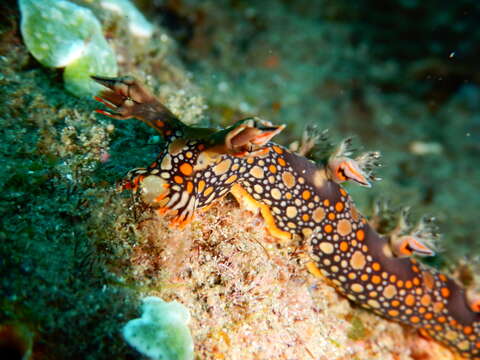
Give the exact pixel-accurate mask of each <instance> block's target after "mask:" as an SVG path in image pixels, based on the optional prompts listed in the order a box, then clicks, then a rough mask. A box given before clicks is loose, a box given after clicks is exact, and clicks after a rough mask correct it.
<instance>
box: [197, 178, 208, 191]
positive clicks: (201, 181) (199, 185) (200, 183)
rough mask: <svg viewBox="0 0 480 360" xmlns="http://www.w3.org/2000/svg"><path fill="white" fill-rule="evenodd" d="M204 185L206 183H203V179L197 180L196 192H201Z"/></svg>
mask: <svg viewBox="0 0 480 360" xmlns="http://www.w3.org/2000/svg"><path fill="white" fill-rule="evenodd" d="M205 185H206V184H205V181H203V180H200V181H199V182H198V192H199V193H201V192H202V191H203V189H205Z"/></svg>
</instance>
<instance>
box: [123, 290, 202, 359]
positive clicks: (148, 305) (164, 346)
mask: <svg viewBox="0 0 480 360" xmlns="http://www.w3.org/2000/svg"><path fill="white" fill-rule="evenodd" d="M142 312H143V313H142V317H141V318H139V319H133V320H130V321H129V322H128V323H127V324H126V325H125V327H124V328H123V331H122V333H123V337H124V338H125V340H126V341H127V342H128V343H129V344H130V345H131V346H133V347H134V348H135V349H137V350H138V351H139V352H141V353H142V354H143V355H145V356H148V357H149V358H151V359H154V360H192V359H193V340H192V336H191V334H190V330H189V328H188V323H189V322H190V313H189V312H188V309H187V308H185V306H183V305H182V304H180V303H178V302H176V301H172V302H165V301H163V300H162V299H160V298H157V297H154V296H150V297H146V298H145V299H143V305H142Z"/></svg>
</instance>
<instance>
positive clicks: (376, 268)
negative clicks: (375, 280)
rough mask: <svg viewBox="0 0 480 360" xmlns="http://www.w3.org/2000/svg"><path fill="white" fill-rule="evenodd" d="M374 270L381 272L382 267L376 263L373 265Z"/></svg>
mask: <svg viewBox="0 0 480 360" xmlns="http://www.w3.org/2000/svg"><path fill="white" fill-rule="evenodd" d="M372 269H373V270H375V271H380V269H381V266H380V264H379V263H378V262H374V263H373V264H372Z"/></svg>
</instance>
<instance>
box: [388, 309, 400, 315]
mask: <svg viewBox="0 0 480 360" xmlns="http://www.w3.org/2000/svg"><path fill="white" fill-rule="evenodd" d="M398 314H399V312H398V310H388V315H390V316H393V317H395V316H398Z"/></svg>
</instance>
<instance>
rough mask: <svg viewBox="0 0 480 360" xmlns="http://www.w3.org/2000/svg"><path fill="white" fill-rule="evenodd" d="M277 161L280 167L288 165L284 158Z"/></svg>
mask: <svg viewBox="0 0 480 360" xmlns="http://www.w3.org/2000/svg"><path fill="white" fill-rule="evenodd" d="M277 161H278V164H279V165H280V166H285V165H287V163H286V162H285V160H283V159H282V158H278V160H277Z"/></svg>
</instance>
